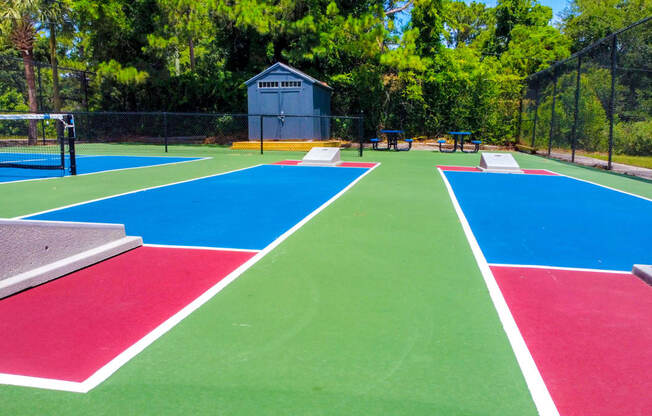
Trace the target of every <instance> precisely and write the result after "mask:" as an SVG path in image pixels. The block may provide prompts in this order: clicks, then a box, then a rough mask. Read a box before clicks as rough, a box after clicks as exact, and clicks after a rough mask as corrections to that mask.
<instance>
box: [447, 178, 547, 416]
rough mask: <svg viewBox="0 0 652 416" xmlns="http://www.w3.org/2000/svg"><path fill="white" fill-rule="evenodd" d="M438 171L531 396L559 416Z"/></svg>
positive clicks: (539, 407) (542, 409) (540, 406)
mask: <svg viewBox="0 0 652 416" xmlns="http://www.w3.org/2000/svg"><path fill="white" fill-rule="evenodd" d="M437 170H438V171H439V174H440V175H441V177H442V179H443V181H444V184H445V185H446V189H447V190H448V195H449V196H450V198H451V201H452V202H453V207H454V208H455V212H456V213H457V216H458V218H459V220H460V223H461V224H462V229H463V230H464V234H466V239H467V240H468V242H469V246H471V251H472V252H473V256H474V257H475V261H476V263H477V264H478V268H479V269H480V272H481V273H482V277H483V279H484V282H485V285H486V286H487V289H488V291H489V296H490V297H491V300H492V302H493V304H494V307H495V308H496V312H498V317H499V318H500V322H501V323H502V325H503V329H504V330H505V333H506V334H507V339H508V340H509V342H510V344H511V345H512V350H513V351H514V355H515V356H516V361H517V362H518V364H519V366H520V367H521V372H522V373H523V377H524V378H525V382H526V383H527V386H528V388H529V389H530V394H531V395H532V399H533V400H534V405H535V406H536V408H537V410H538V412H539V414H540V415H543V416H559V411H558V410H557V407H556V406H555V403H554V401H553V400H552V397H551V396H550V392H549V391H548V388H547V387H546V384H545V383H544V381H543V377H541V373H539V369H538V368H537V365H536V363H535V362H534V359H533V358H532V355H531V354H530V350H528V348H527V345H526V344H525V340H524V339H523V335H521V332H520V331H519V329H518V326H517V325H516V321H515V320H514V317H513V316H512V313H511V312H510V310H509V307H508V306H507V302H506V301H505V298H504V297H503V294H502V292H501V291H500V288H499V287H498V283H497V282H496V279H495V277H494V275H493V273H492V272H491V269H490V268H489V264H488V263H487V260H486V259H485V257H484V254H483V253H482V250H481V249H480V246H479V245H478V242H477V240H476V239H475V236H474V235H473V231H471V226H470V225H469V223H468V221H467V219H466V217H465V216H464V212H463V211H462V208H461V207H460V204H459V203H458V201H457V198H456V197H455V193H454V192H453V188H452V187H451V185H450V183H449V182H448V179H447V178H446V175H445V174H444V172H443V171H442V170H441V169H440V168H437Z"/></svg>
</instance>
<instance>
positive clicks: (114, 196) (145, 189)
mask: <svg viewBox="0 0 652 416" xmlns="http://www.w3.org/2000/svg"><path fill="white" fill-rule="evenodd" d="M259 166H262V165H254V166H248V167H246V168H241V169H235V170H230V171H227V172H222V173H215V174H213V175H206V176H200V177H199V178H192V179H186V180H183V181H178V182H172V183H166V184H163V185H156V186H150V187H147V188H141V189H136V190H134V191H128V192H123V193H120V194H115V195H109V196H103V197H101V198H96V199H91V200H88V201H82V202H76V203H74V204H70V205H64V206H62V207H58V208H52V209H46V210H45V211H40V212H35V213H32V214H26V215H21V216H19V217H14V218H13V219H15V220H20V219H23V218H25V217H31V216H34V215H41V214H45V213H48V212H53V211H58V210H60V209H66V208H71V207H76V206H79V205H84V204H90V203H91V202H97V201H103V200H105V199H111V198H117V197H119V196H123V195H129V194H135V193H137V192H144V191H149V190H150V189H158V188H163V187H166V186H172V185H177V184H180V183H186V182H192V181H198V180H200V179H206V178H212V177H215V176H221V175H226V174H229V173H234V172H240V171H243V170H247V169H253V168H257V167H259Z"/></svg>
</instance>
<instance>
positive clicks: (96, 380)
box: [0, 163, 380, 393]
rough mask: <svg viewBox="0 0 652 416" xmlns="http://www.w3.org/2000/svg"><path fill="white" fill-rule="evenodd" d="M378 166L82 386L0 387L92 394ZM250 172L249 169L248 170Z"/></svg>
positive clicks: (42, 382) (47, 382) (7, 377)
mask: <svg viewBox="0 0 652 416" xmlns="http://www.w3.org/2000/svg"><path fill="white" fill-rule="evenodd" d="M258 166H260V165H258ZM378 166H380V163H379V164H377V165H376V166H374V167H373V168H370V169H369V170H367V171H366V172H365V173H363V174H362V175H360V176H358V177H357V178H356V179H355V180H354V181H353V182H351V183H350V184H349V185H347V186H346V187H345V188H344V189H342V190H341V191H340V192H338V193H337V194H335V195H334V196H333V197H331V198H330V199H329V200H328V201H326V202H324V203H323V204H322V205H321V206H320V207H318V208H317V209H315V210H314V211H312V212H311V213H310V214H308V216H306V217H305V218H303V219H302V220H301V221H299V222H298V223H297V224H295V225H294V226H293V227H292V228H290V229H289V230H287V231H286V232H285V233H283V234H281V235H280V236H279V237H278V238H277V239H276V240H274V241H272V242H271V243H270V244H269V245H268V246H267V247H265V248H264V249H262V250H260V251H259V252H258V253H257V254H255V255H254V256H253V257H252V258H250V259H249V260H247V261H246V262H245V263H243V264H242V265H240V267H238V268H237V269H235V270H234V271H233V272H231V273H230V274H228V275H227V276H226V277H224V278H223V279H222V280H220V281H219V282H218V283H217V284H215V285H214V286H213V287H211V288H210V289H208V290H207V291H206V292H204V293H203V294H202V295H200V296H199V297H198V298H196V299H195V300H194V301H192V302H191V303H189V304H188V305H186V306H185V307H184V308H183V309H181V310H180V311H179V312H177V313H176V314H174V315H172V316H171V317H170V318H168V319H167V320H166V321H165V322H163V323H162V324H161V325H159V326H158V327H156V328H155V329H154V330H153V331H151V332H150V333H149V334H147V335H145V336H144V337H143V338H141V339H140V340H138V341H137V342H136V343H135V344H132V345H131V346H130V347H129V348H127V349H126V350H124V351H123V352H121V353H120V354H118V356H116V357H115V358H114V359H113V360H111V361H110V362H108V363H107V364H106V365H104V366H103V367H101V368H100V369H99V370H97V371H96V372H95V373H94V374H93V375H91V376H90V377H89V378H87V379H86V380H84V381H83V382H81V383H73V382H68V381H63V380H53V379H46V378H38V377H25V376H15V375H11V374H0V383H4V384H12V385H16V386H26V387H37V388H43V389H51V390H66V391H70V392H75V393H87V392H89V391H90V390H92V389H93V388H95V387H96V386H98V385H99V384H100V383H102V382H103V381H104V380H106V379H107V378H108V377H109V376H111V374H113V373H115V372H116V371H118V369H119V368H120V367H122V366H123V365H124V364H126V363H127V362H128V361H129V360H131V359H132V358H134V357H135V356H136V355H138V354H139V353H140V352H141V351H143V350H144V349H145V348H146V347H147V346H149V345H150V344H152V343H153V342H154V341H156V340H157V339H158V338H160V337H161V336H163V335H164V334H165V333H166V332H168V331H169V330H171V329H172V328H174V326H175V325H177V324H178V323H179V322H181V321H182V320H183V319H185V318H186V317H187V316H189V315H190V314H191V313H192V312H194V311H195V310H197V309H198V308H199V307H200V306H201V305H203V304H204V303H206V302H208V301H209V300H210V299H211V298H213V297H214V296H215V295H217V294H218V293H219V292H220V291H222V289H224V288H225V287H226V286H227V285H228V284H229V283H231V282H233V281H234V280H235V279H236V278H238V276H240V275H241V274H242V273H244V272H245V271H246V270H247V269H249V268H250V267H251V266H253V265H254V264H256V263H257V262H258V261H259V260H260V259H262V258H263V257H265V256H266V255H267V254H268V253H269V252H270V251H272V250H273V249H274V248H276V247H277V246H278V245H279V244H281V243H282V242H283V241H285V240H286V239H287V238H288V237H289V236H291V235H292V234H294V232H295V231H297V230H298V229H299V228H301V227H302V226H303V225H304V224H306V223H307V222H308V221H310V220H311V219H312V218H313V217H315V216H316V215H317V214H319V213H320V212H321V211H323V210H324V209H326V207H328V206H329V205H330V204H332V203H333V202H335V201H336V200H337V199H338V198H339V197H340V196H342V195H343V194H344V193H345V192H346V191H348V190H349V189H351V188H352V187H353V186H354V185H355V184H356V183H358V182H359V181H360V180H361V179H362V178H364V177H365V176H367V175H368V174H369V173H371V171H372V170H374V169H375V168H376V167H378ZM252 167H255V166H252ZM247 169H249V168H247ZM238 170H243V169H238ZM233 172H236V171H233ZM226 173H230V172H226ZM212 176H218V175H212ZM198 179H201V178H198ZM182 182H188V181H182ZM177 183H181V182H177ZM163 186H167V185H163ZM156 188H159V187H156ZM148 189H151V188H148ZM102 199H106V198H102ZM76 205H79V204H76Z"/></svg>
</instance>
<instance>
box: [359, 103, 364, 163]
mask: <svg viewBox="0 0 652 416" xmlns="http://www.w3.org/2000/svg"><path fill="white" fill-rule="evenodd" d="M358 140H359V141H360V149H358V154H359V156H360V157H362V152H363V147H364V111H362V110H360V120H359V121H358Z"/></svg>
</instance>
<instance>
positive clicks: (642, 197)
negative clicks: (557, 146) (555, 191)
mask: <svg viewBox="0 0 652 416" xmlns="http://www.w3.org/2000/svg"><path fill="white" fill-rule="evenodd" d="M557 175H559V176H564V177H566V178H570V179H575V180H576V181H580V182H586V183H590V184H591V185H595V186H600V187H602V188H606V189H609V190H611V191H616V192H620V193H621V194H625V195H630V196H635V197H636V198H641V199H643V200H646V201H650V202H652V199H650V198H646V197H644V196H641V195H637V194H633V193H631V192H627V191H623V190H621V189H617V188H612V187H611V186H607V185H602V184H599V183H597V182H592V181H589V180H586V179H580V178H576V177H575V176H570V175H564V174H563V173H557Z"/></svg>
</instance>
